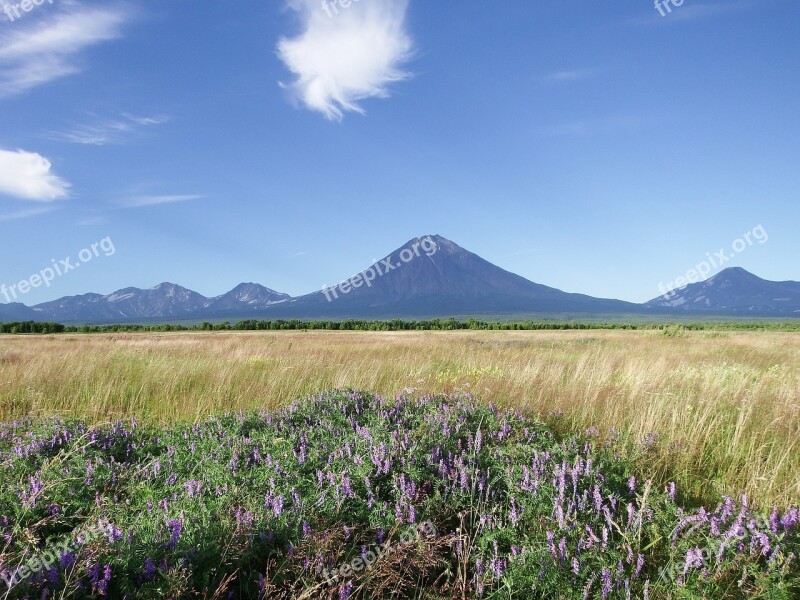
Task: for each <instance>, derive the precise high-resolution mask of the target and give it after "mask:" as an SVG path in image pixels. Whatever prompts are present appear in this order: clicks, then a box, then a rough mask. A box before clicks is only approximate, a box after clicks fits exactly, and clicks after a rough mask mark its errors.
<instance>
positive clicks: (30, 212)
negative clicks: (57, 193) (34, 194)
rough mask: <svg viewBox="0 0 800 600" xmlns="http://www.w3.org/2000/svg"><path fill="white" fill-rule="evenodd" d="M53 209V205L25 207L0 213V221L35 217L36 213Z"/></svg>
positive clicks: (40, 213)
mask: <svg viewBox="0 0 800 600" xmlns="http://www.w3.org/2000/svg"><path fill="white" fill-rule="evenodd" d="M53 210H55V207H54V206H40V207H38V208H27V209H24V210H18V211H16V212H12V213H4V214H0V221H16V220H17V219H27V218H29V217H35V216H37V215H43V214H44V213H49V212H50V211H53Z"/></svg>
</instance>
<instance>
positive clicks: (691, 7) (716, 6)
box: [633, 0, 762, 25]
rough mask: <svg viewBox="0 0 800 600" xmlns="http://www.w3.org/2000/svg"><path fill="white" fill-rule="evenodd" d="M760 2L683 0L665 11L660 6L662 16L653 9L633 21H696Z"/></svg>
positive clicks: (759, 1) (750, 7) (640, 22)
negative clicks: (700, 0) (692, 1)
mask: <svg viewBox="0 0 800 600" xmlns="http://www.w3.org/2000/svg"><path fill="white" fill-rule="evenodd" d="M761 3H762V0H728V1H726V2H717V3H713V4H712V3H700V2H696V3H692V4H689V3H688V2H685V3H684V4H683V5H681V6H674V5H672V4H670V5H669V9H670V10H669V11H667V8H666V7H664V8H662V11H663V12H664V13H665V14H664V15H663V16H662V15H661V14H660V13H659V11H658V10H653V11H652V13H649V14H648V15H647V16H645V17H641V16H640V17H637V18H635V19H634V20H633V23H635V24H637V25H657V24H664V25H666V24H669V23H679V22H686V21H698V20H701V19H707V18H711V17H720V16H724V15H727V14H731V13H737V12H743V11H746V10H750V9H752V8H756V7H757V6H758V5H759V4H761ZM665 4H667V2H666V0H663V2H662V6H663V5H665Z"/></svg>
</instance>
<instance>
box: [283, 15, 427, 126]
mask: <svg viewBox="0 0 800 600" xmlns="http://www.w3.org/2000/svg"><path fill="white" fill-rule="evenodd" d="M340 1H341V0H328V1H327V2H322V1H321V0H289V6H290V8H291V9H293V10H294V11H296V12H297V14H298V16H299V18H300V20H301V23H302V29H303V30H302V32H301V33H300V34H299V35H297V36H296V37H293V38H282V39H281V40H280V41H279V43H278V56H279V57H280V58H281V60H282V61H283V62H284V63H285V65H286V67H287V68H288V69H289V70H290V71H291V72H292V73H293V74H294V75H295V76H296V78H295V80H294V82H292V83H291V84H289V85H287V86H285V87H287V88H289V89H290V90H291V91H292V92H293V93H294V94H296V96H297V97H298V98H299V99H300V100H301V102H302V103H303V104H305V106H306V107H307V108H309V109H311V110H315V111H319V112H321V113H322V114H323V115H325V117H327V118H328V119H331V120H334V119H335V120H341V119H342V117H343V116H344V113H345V112H346V111H353V112H358V113H362V114H363V112H364V111H363V109H362V108H361V106H360V105H359V102H360V101H361V100H365V99H367V98H386V97H388V96H389V85H390V84H392V83H395V82H398V81H402V80H404V79H407V78H408V77H410V74H409V73H408V72H407V71H405V70H403V65H404V63H406V62H407V61H408V60H409V58H410V57H411V54H412V51H413V46H414V45H413V42H412V40H411V37H410V36H409V34H408V33H407V32H406V28H405V16H406V10H407V8H408V0H352V3H351V4H350V5H349V6H348V7H347V8H343V7H342V6H341V5H340V4H339V2H340Z"/></svg>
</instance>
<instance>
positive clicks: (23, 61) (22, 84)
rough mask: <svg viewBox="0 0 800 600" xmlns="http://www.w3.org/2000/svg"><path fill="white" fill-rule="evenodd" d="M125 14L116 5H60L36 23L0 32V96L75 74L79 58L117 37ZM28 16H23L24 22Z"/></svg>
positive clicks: (127, 13) (127, 14) (78, 65)
mask: <svg viewBox="0 0 800 600" xmlns="http://www.w3.org/2000/svg"><path fill="white" fill-rule="evenodd" d="M129 16H130V14H129V12H128V10H127V9H126V8H125V7H123V6H122V5H116V6H104V7H99V6H98V7H85V6H82V5H81V4H78V3H76V2H65V3H64V4H63V8H61V9H60V10H58V11H57V12H48V13H47V14H46V15H44V16H43V17H42V18H41V19H36V20H33V19H32V20H31V21H30V24H28V23H27V22H24V21H19V22H18V23H16V22H15V23H14V26H13V27H4V28H3V30H2V32H0V97H3V96H12V95H15V94H21V93H24V92H27V91H28V90H30V89H32V88H35V87H37V86H40V85H43V84H46V83H49V82H50V81H53V80H55V79H60V78H61V77H66V76H67V75H72V74H74V73H78V72H80V71H81V65H80V57H81V53H82V52H84V51H85V50H86V49H88V48H89V47H91V46H93V45H95V44H98V43H100V42H105V41H108V40H112V39H115V38H117V37H119V36H120V29H121V27H122V25H123V24H124V23H125V22H126V21H127V20H128V18H129ZM27 18H29V17H26V19H27Z"/></svg>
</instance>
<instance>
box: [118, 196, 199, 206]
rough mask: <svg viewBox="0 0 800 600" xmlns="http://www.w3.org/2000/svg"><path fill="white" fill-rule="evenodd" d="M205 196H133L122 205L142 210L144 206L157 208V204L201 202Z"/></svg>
mask: <svg viewBox="0 0 800 600" xmlns="http://www.w3.org/2000/svg"><path fill="white" fill-rule="evenodd" d="M203 198H205V196H201V195H198V194H183V195H177V194H176V195H173V196H135V197H133V198H128V199H127V200H125V201H124V202H123V203H122V206H123V207H124V208H142V207H144V206H158V205H159V204H174V203H175V202H190V201H192V200H201V199H203Z"/></svg>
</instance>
